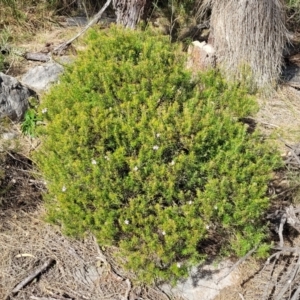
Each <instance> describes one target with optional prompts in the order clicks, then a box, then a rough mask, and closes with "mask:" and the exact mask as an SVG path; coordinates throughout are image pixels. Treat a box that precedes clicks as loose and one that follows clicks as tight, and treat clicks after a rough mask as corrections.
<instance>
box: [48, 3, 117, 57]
mask: <svg viewBox="0 0 300 300" xmlns="http://www.w3.org/2000/svg"><path fill="white" fill-rule="evenodd" d="M111 1H112V0H107V1H106V3H105V4H104V6H103V7H102V8H101V10H100V11H99V12H98V13H97V14H96V15H95V16H94V17H93V19H92V20H91V21H90V22H89V23H88V24H87V25H86V26H85V27H84V28H83V29H82V30H81V31H80V32H79V33H78V34H76V35H75V36H74V37H72V38H71V39H70V40H68V41H67V42H64V43H62V44H60V45H58V46H57V47H55V48H54V49H53V51H52V53H53V54H54V55H60V54H61V53H62V51H64V50H66V49H67V48H68V47H69V46H70V45H71V44H72V43H73V42H74V41H75V40H76V39H77V38H79V37H80V36H81V35H82V34H83V33H85V32H86V31H87V30H88V29H89V28H90V27H91V26H93V25H95V24H96V23H97V22H98V21H99V19H100V18H101V16H102V14H103V13H104V11H105V10H106V9H107V7H108V6H109V5H110V3H111Z"/></svg>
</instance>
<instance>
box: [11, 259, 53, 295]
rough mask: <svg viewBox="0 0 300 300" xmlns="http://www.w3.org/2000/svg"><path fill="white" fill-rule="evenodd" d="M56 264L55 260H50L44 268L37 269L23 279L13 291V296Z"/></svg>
mask: <svg viewBox="0 0 300 300" xmlns="http://www.w3.org/2000/svg"><path fill="white" fill-rule="evenodd" d="M53 263H54V259H52V258H50V259H48V260H47V261H46V262H45V263H44V264H43V265H42V266H40V267H38V268H36V269H35V270H34V271H33V272H32V273H31V274H29V275H28V276H27V277H26V278H25V279H23V280H22V281H21V282H20V283H19V284H18V285H17V286H16V287H15V288H14V289H13V290H12V294H13V295H15V294H17V293H18V292H19V291H20V290H21V289H22V288H23V287H24V286H26V285H27V284H28V283H29V282H30V281H32V280H33V279H34V278H35V277H37V276H38V275H39V274H41V273H42V272H43V271H45V270H46V269H47V268H49V267H50V266H51V265H52V264H53Z"/></svg>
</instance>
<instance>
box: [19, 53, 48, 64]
mask: <svg viewBox="0 0 300 300" xmlns="http://www.w3.org/2000/svg"><path fill="white" fill-rule="evenodd" d="M24 58H25V59H27V60H33V61H41V62H48V61H50V60H51V57H50V56H49V55H48V54H46V53H41V52H36V53H33V52H26V53H25V54H24Z"/></svg>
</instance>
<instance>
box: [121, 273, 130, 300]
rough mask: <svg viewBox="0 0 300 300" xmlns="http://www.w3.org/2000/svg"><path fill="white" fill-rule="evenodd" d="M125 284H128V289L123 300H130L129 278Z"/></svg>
mask: <svg viewBox="0 0 300 300" xmlns="http://www.w3.org/2000/svg"><path fill="white" fill-rule="evenodd" d="M125 282H126V283H127V289H126V292H125V295H124V297H123V298H124V300H129V294H130V291H131V281H130V280H129V279H128V278H127V279H126V280H125Z"/></svg>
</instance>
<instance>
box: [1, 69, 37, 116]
mask: <svg viewBox="0 0 300 300" xmlns="http://www.w3.org/2000/svg"><path fill="white" fill-rule="evenodd" d="M33 95H34V92H33V91H32V90H30V89H28V88H27V87H25V86H23V85H22V84H21V83H20V82H19V81H18V80H17V79H16V78H14V77H11V76H8V75H5V74H4V73H1V72H0V118H4V117H9V118H10V119H11V120H13V121H19V120H21V119H22V118H23V116H24V113H25V111H26V110H27V108H28V98H29V97H30V96H33Z"/></svg>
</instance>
